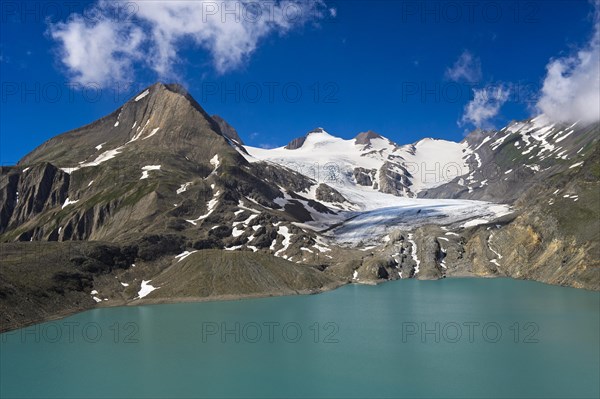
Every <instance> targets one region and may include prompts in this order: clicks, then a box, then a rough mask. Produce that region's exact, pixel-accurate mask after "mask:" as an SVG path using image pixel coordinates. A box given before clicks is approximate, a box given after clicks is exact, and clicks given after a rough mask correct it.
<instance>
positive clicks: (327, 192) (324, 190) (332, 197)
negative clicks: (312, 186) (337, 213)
mask: <svg viewBox="0 0 600 399" xmlns="http://www.w3.org/2000/svg"><path fill="white" fill-rule="evenodd" d="M315 197H316V198H317V199H318V200H319V201H325V202H330V203H340V204H341V203H343V202H345V201H346V198H344V196H343V195H342V194H340V193H339V192H338V191H337V190H336V189H334V188H332V187H329V186H328V185H326V184H322V183H321V184H319V186H318V187H317V191H316V193H315Z"/></svg>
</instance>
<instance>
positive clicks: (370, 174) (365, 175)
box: [353, 168, 377, 187]
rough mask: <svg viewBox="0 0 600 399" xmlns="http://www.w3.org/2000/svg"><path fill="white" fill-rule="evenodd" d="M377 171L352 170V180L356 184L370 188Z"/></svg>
mask: <svg viewBox="0 0 600 399" xmlns="http://www.w3.org/2000/svg"><path fill="white" fill-rule="evenodd" d="M376 173H377V171H376V170H375V169H365V168H354V171H353V174H354V180H356V184H359V185H361V186H367V187H371V186H373V180H374V179H375V174H376Z"/></svg>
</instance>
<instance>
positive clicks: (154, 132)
mask: <svg viewBox="0 0 600 399" xmlns="http://www.w3.org/2000/svg"><path fill="white" fill-rule="evenodd" d="M158 129H160V128H159V127H157V128H156V129H153V130H152V131H151V132H150V134H149V135H147V136H146V137H144V138H143V139H142V141H144V140H147V139H149V138H150V137H152V136H154V135H155V134H156V132H158Z"/></svg>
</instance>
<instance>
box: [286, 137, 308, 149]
mask: <svg viewBox="0 0 600 399" xmlns="http://www.w3.org/2000/svg"><path fill="white" fill-rule="evenodd" d="M305 141H306V136H303V137H298V138H295V139H293V140H292V141H290V142H289V143H288V144H287V145H286V146H285V148H286V150H297V149H298V148H300V147H302V146H303V145H304V142H305Z"/></svg>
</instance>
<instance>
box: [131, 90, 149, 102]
mask: <svg viewBox="0 0 600 399" xmlns="http://www.w3.org/2000/svg"><path fill="white" fill-rule="evenodd" d="M148 94H150V90H146V91H144V92H143V93H142V94H140V95H139V96H137V97H136V98H135V102H138V101H140V100H141V99H142V98H144V97H146V96H147V95H148Z"/></svg>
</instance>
